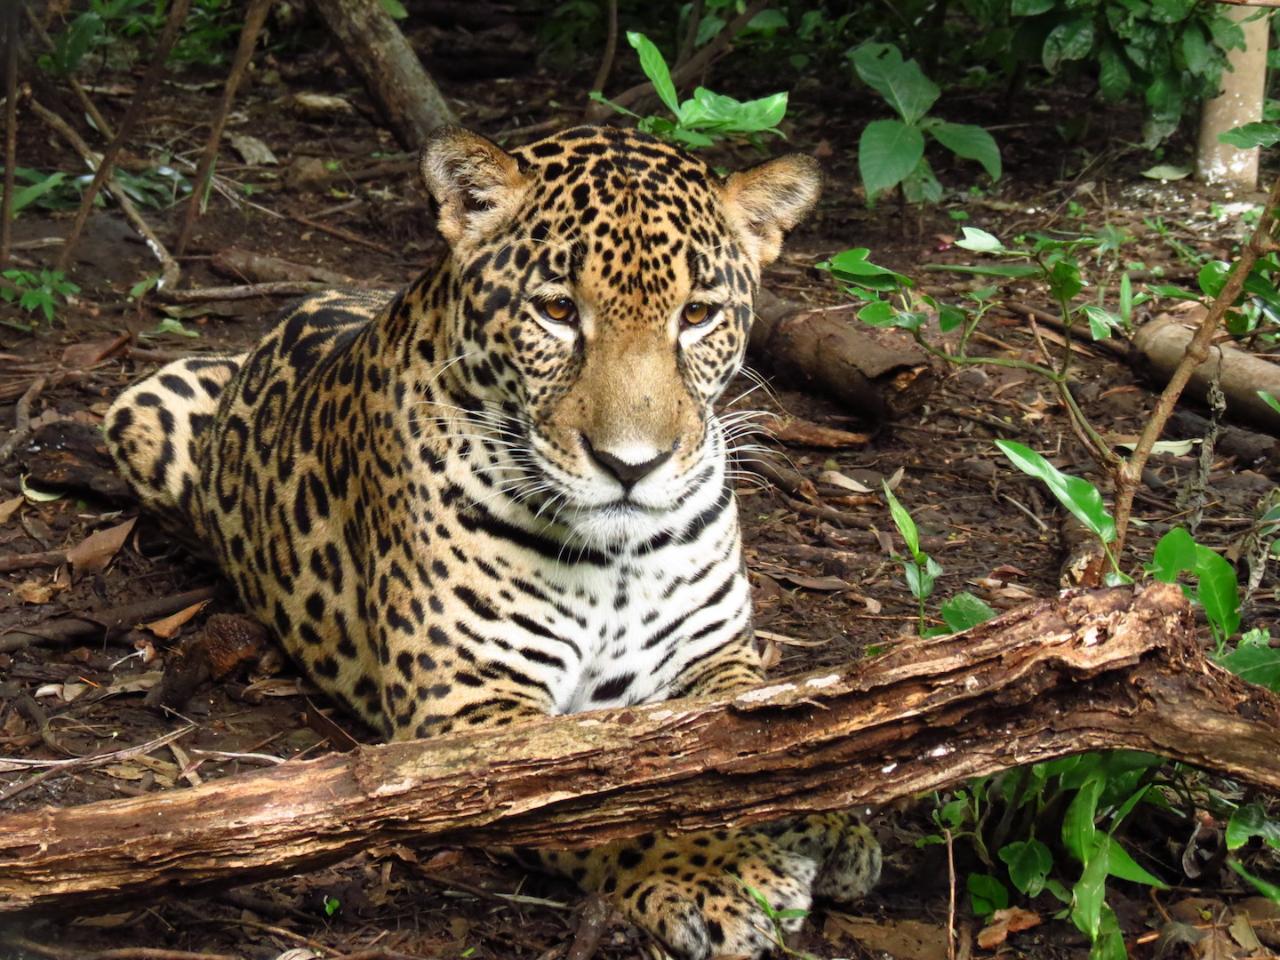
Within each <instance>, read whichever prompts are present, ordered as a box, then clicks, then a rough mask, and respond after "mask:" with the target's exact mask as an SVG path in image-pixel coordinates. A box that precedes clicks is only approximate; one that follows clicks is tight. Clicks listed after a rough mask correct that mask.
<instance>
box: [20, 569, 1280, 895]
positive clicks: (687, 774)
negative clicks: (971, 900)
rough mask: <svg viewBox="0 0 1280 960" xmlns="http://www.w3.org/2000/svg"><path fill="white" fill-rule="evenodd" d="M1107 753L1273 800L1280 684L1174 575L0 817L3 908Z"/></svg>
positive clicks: (752, 815)
mask: <svg viewBox="0 0 1280 960" xmlns="http://www.w3.org/2000/svg"><path fill="white" fill-rule="evenodd" d="M1117 748H1127V749H1135V750H1146V751H1150V752H1152V753H1156V754H1159V755H1162V756H1167V757H1171V758H1174V759H1178V760H1181V761H1184V762H1187V763H1191V764H1195V765H1200V766H1208V767H1211V768H1214V769H1217V770H1219V771H1221V772H1222V773H1224V774H1226V775H1228V776H1231V777H1234V778H1236V779H1238V780H1240V781H1242V782H1244V783H1248V784H1252V785H1255V786H1258V787H1260V788H1263V789H1268V790H1277V789H1280V697H1278V696H1276V695H1274V694H1272V693H1270V692H1269V691H1267V690H1265V689H1263V688H1261V687H1254V686H1252V685H1250V684H1248V683H1245V682H1244V681H1243V680H1240V679H1239V678H1237V677H1234V676H1232V675H1230V674H1227V673H1226V672H1225V671H1223V670H1221V669H1219V668H1217V667H1215V666H1213V665H1212V664H1210V663H1208V662H1207V661H1206V660H1205V659H1204V657H1203V655H1202V654H1201V652H1200V646H1199V643H1198V641H1197V638H1196V636H1195V629H1194V618H1193V616H1192V612H1191V609H1190V607H1189V605H1188V603H1187V601H1186V600H1185V599H1184V598H1183V596H1182V592H1181V590H1180V589H1179V588H1178V587H1177V586H1176V585H1172V584H1154V585H1152V586H1149V587H1147V588H1145V589H1144V590H1142V591H1140V592H1135V591H1134V589H1133V588H1115V589H1111V590H1103V591H1096V592H1091V593H1081V594H1067V595H1064V596H1062V597H1058V598H1054V599H1051V600H1041V601H1038V602H1036V603H1033V604H1030V605H1028V606H1026V607H1024V608H1022V609H1020V610H1016V611H1012V612H1010V613H1008V614H1005V615H1003V616H1001V617H999V618H997V619H996V620H993V621H991V622H989V623H987V624H984V625H982V626H980V627H977V628H975V629H973V630H971V631H968V632H967V633H964V634H960V635H956V636H952V637H939V638H930V639H927V640H924V639H922V640H916V641H912V642H910V643H904V644H902V645H901V646H899V647H897V648H895V649H894V650H892V651H890V652H889V653H887V654H884V655H882V656H881V657H879V658H877V659H875V660H871V661H860V662H858V663H854V664H849V665H847V666H844V667H840V668H833V669H827V670H824V671H819V672H817V673H813V674H809V675H806V676H803V677H798V678H794V679H790V680H785V681H779V682H775V683H773V684H771V685H769V686H766V687H762V688H758V689H753V690H748V691H745V692H742V693H740V694H738V695H737V696H735V697H733V698H732V699H729V700H717V699H712V698H698V699H689V700H679V701H669V702H667V703H658V704H650V705H646V706H638V707H629V708H621V709H615V710H609V711H598V712H595V713H586V714H574V715H570V716H558V717H546V718H542V719H538V720H533V721H530V722H528V723H525V724H523V725H522V726H520V727H519V728H505V729H501V730H489V731H476V732H473V733H461V734H456V735H452V736H448V737H441V738H439V739H435V740H432V741H429V742H425V743H424V742H402V743H392V744H383V745H378V746H361V747H359V748H357V749H356V750H353V751H351V752H350V753H344V754H339V755H334V756H327V757H323V758H320V759H318V760H309V761H296V762H295V761H290V762H286V763H282V764H279V765H278V766H275V767H272V768H270V769H267V770H262V771H256V772H254V773H250V774H244V775H239V776H235V777H229V778H226V779H223V780H216V781H212V782H209V783H206V784H204V785H203V786H200V787H194V788H191V789H188V790H168V791H164V792H161V793H156V794H148V795H145V796H141V797H134V798H128V799H123V800H109V801H103V802H98V803H92V804H87V805H85V806H81V807H73V808H70V809H52V808H44V809H42V810H36V811H29V812H23V813H17V814H11V815H9V816H6V817H2V818H0V911H20V910H27V909H31V908H45V909H48V908H57V909H67V908H69V907H70V905H71V904H73V903H74V904H76V905H77V906H79V905H82V904H88V903H93V902H99V903H103V902H109V903H120V902H121V901H122V900H131V899H132V898H135V897H146V898H151V897H154V896H157V895H160V894H161V893H165V894H176V893H179V892H180V891H181V890H183V889H184V888H187V887H190V886H193V885H210V884H222V885H229V884H234V883H243V882H248V881H257V880H262V879H265V878H267V877H271V876H283V875H288V874H293V873H297V872H299V871H301V870H305V869H309V868H313V867H317V866H319V865H321V864H327V863H333V862H335V861H338V860H341V859H343V858H345V857H347V856H349V855H351V854H353V853H355V852H357V851H361V850H367V849H369V848H370V847H371V846H373V845H376V844H380V843H390V842H420V841H423V840H431V841H434V842H440V843H468V844H494V843H499V844H527V845H533V846H553V847H573V846H581V845H589V844H594V843H598V842H600V841H604V840H609V839H615V838H620V837H627V836H634V835H636V834H639V833H643V832H646V831H650V830H654V829H676V830H684V829H697V828H712V827H719V826H724V825H733V824H746V823H754V822H762V821H770V820H776V819H778V818H779V817H782V816H785V815H788V814H794V813H800V812H806V811H816V810H831V809H854V808H858V807H862V806H865V805H867V804H880V803H885V802H887V801H889V800H891V799H894V798H897V797H903V796H910V795H914V794H917V793H920V792H922V791H925V790H934V789H942V788H944V787H946V786H949V785H951V784H954V783H957V782H959V781H961V780H964V779H967V778H970V777H975V776H982V775H986V774H990V773H994V772H996V771H998V770H1002V769H1007V768H1009V767H1011V766H1015V765H1019V764H1027V763H1035V762H1040V761H1045V760H1049V759H1052V758H1054V757H1058V756H1064V755H1067V754H1071V753H1077V752H1080V751H1083V750H1097V749H1117ZM178 838H180V842H179V841H178Z"/></svg>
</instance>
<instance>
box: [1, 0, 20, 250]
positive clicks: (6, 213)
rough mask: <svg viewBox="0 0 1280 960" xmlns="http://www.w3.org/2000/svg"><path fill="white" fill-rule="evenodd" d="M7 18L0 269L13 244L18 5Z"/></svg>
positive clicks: (9, 8)
mask: <svg viewBox="0 0 1280 960" xmlns="http://www.w3.org/2000/svg"><path fill="white" fill-rule="evenodd" d="M0 16H2V17H3V18H4V20H3V23H4V197H3V199H2V200H0V270H3V269H4V268H5V267H7V266H8V265H9V253H10V251H11V249H12V244H13V192H14V191H13V187H14V179H13V178H14V167H15V166H16V165H17V159H18V7H17V5H15V4H12V3H11V4H8V5H7V6H6V8H5V10H4V11H2V12H0Z"/></svg>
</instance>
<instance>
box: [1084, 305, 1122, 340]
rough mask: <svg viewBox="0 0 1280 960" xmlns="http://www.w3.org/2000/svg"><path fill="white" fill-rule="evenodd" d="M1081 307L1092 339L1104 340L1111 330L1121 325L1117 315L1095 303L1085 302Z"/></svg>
mask: <svg viewBox="0 0 1280 960" xmlns="http://www.w3.org/2000/svg"><path fill="white" fill-rule="evenodd" d="M1083 309H1084V315H1085V316H1086V317H1087V318H1088V320H1089V334H1090V335H1091V336H1092V337H1093V339H1094V340H1106V339H1107V338H1108V337H1110V336H1111V331H1112V330H1114V329H1116V328H1117V327H1120V326H1123V324H1122V323H1121V322H1120V318H1119V317H1117V316H1116V315H1115V314H1114V313H1112V312H1111V311H1110V310H1104V309H1103V308H1102V307H1099V306H1097V305H1096V304H1092V303H1091V304H1087V305H1086V306H1085V307H1084V308H1083Z"/></svg>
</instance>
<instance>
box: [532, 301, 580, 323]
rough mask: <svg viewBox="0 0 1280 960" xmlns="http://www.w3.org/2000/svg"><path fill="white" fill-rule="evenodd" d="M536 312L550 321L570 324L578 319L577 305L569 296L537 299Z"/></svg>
mask: <svg viewBox="0 0 1280 960" xmlns="http://www.w3.org/2000/svg"><path fill="white" fill-rule="evenodd" d="M538 312H539V313H541V314H542V315H543V316H544V317H545V318H546V319H548V320H550V321H551V322H552V323H563V324H566V325H568V324H572V323H576V322H577V320H578V305H577V304H576V303H574V302H573V300H571V299H570V298H569V297H552V298H550V299H549V300H540V301H538Z"/></svg>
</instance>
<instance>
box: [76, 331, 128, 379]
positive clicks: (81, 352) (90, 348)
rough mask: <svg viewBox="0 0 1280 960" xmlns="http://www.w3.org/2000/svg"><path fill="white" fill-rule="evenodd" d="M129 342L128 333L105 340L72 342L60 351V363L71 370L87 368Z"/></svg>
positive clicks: (116, 351)
mask: <svg viewBox="0 0 1280 960" xmlns="http://www.w3.org/2000/svg"><path fill="white" fill-rule="evenodd" d="M128 342H129V335H128V334H123V333H122V334H121V335H120V336H118V337H111V338H109V339H106V340H90V341H88V342H86V343H73V344H71V346H69V347H67V348H66V349H65V350H63V351H62V365H63V366H64V367H70V368H71V369H72V370H87V369H89V368H90V367H92V366H95V365H97V364H99V363H101V362H102V361H103V360H105V359H107V357H109V356H111V355H112V354H113V353H118V352H119V351H120V349H121V348H122V347H124V345H125V344H127V343H128Z"/></svg>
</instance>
